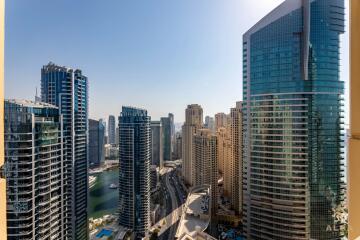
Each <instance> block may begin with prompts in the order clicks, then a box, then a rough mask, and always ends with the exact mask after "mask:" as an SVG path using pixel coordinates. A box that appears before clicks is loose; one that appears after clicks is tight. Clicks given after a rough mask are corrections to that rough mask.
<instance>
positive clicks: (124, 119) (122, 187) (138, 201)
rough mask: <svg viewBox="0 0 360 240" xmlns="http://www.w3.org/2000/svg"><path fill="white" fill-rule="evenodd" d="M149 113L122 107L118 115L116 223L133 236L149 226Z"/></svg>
mask: <svg viewBox="0 0 360 240" xmlns="http://www.w3.org/2000/svg"><path fill="white" fill-rule="evenodd" d="M150 134H151V130H150V116H148V115H147V111H146V110H143V109H137V108H132V107H123V108H122V112H121V115H120V116H119V223H120V225H122V226H124V227H126V228H129V229H131V230H133V231H134V232H135V234H136V236H137V239H138V238H139V239H141V238H142V237H146V236H147V235H148V230H149V228H150V222H149V218H150V215H149V214H150Z"/></svg>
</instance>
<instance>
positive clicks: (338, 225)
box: [243, 0, 345, 239]
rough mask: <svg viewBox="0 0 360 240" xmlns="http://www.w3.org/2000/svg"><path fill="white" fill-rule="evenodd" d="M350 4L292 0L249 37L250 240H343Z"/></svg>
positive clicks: (246, 114)
mask: <svg viewBox="0 0 360 240" xmlns="http://www.w3.org/2000/svg"><path fill="white" fill-rule="evenodd" d="M343 31H344V2H343V1H341V0H315V1H300V0H288V1H285V2H284V3H283V4H282V5H281V6H279V7H278V8H277V9H275V10H274V11H273V12H271V13H270V14H269V15H268V16H266V17H265V18H264V19H262V20H261V21H260V22H259V23H258V24H256V25H255V26H254V27H253V28H251V29H250V30H249V31H248V32H247V33H246V34H245V35H244V42H243V49H244V50H243V57H244V58H243V59H244V60H243V69H244V72H243V96H244V168H243V172H244V174H243V175H244V191H243V193H244V204H243V211H244V212H243V214H244V225H245V227H244V230H245V234H246V236H247V238H248V239H309V238H311V239H340V238H341V237H343V234H344V231H343V228H344V224H343V223H342V222H341V221H339V220H338V218H337V216H338V214H341V211H343V209H342V208H343V200H344V195H345V189H344V182H343V171H344V169H343V157H342V148H341V144H342V140H341V137H342V134H343V133H342V118H343V114H342V112H343V109H342V94H343V89H344V83H343V81H341V80H340V79H339V48H340V43H339V35H340V34H341V33H343Z"/></svg>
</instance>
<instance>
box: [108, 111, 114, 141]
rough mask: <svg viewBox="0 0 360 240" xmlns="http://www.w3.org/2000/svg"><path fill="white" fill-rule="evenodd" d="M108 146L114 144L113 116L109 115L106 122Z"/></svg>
mask: <svg viewBox="0 0 360 240" xmlns="http://www.w3.org/2000/svg"><path fill="white" fill-rule="evenodd" d="M108 136H109V142H108V143H109V144H115V116H113V115H110V116H109V121H108Z"/></svg>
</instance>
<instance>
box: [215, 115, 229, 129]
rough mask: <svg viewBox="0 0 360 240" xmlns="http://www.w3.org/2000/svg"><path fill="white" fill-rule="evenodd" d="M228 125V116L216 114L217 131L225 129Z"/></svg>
mask: <svg viewBox="0 0 360 240" xmlns="http://www.w3.org/2000/svg"><path fill="white" fill-rule="evenodd" d="M226 123H227V115H226V114H225V113H217V114H215V130H218V129H219V128H221V127H225V126H226Z"/></svg>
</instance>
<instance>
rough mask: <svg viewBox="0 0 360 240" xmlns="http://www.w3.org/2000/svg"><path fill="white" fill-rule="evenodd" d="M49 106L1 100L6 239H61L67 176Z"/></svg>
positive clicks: (56, 120) (57, 119)
mask: <svg viewBox="0 0 360 240" xmlns="http://www.w3.org/2000/svg"><path fill="white" fill-rule="evenodd" d="M62 127H63V124H62V117H61V116H60V115H59V109H58V108H57V107H55V106H53V105H50V104H46V103H40V102H32V101H25V100H6V101H5V161H6V175H7V194H6V195H7V197H6V198H7V218H8V219H7V220H8V221H7V227H8V228H7V232H8V236H7V239H9V240H12V239H14V240H15V239H16V240H18V239H64V238H65V236H66V225H65V217H66V212H65V210H66V209H64V206H66V199H67V196H66V195H65V194H64V192H65V191H66V189H67V186H66V184H67V181H65V180H66V178H67V174H66V169H65V168H64V155H63V147H64V145H63V135H62V130H63V129H62Z"/></svg>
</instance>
